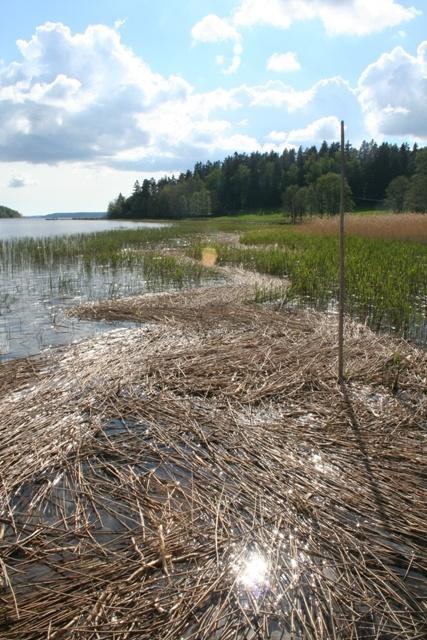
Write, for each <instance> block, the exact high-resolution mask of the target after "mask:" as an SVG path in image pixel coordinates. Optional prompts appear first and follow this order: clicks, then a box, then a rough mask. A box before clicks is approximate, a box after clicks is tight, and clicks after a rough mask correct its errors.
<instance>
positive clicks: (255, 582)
mask: <svg viewBox="0 0 427 640" xmlns="http://www.w3.org/2000/svg"><path fill="white" fill-rule="evenodd" d="M235 570H236V573H237V581H238V583H239V584H241V585H242V586H243V587H245V588H246V589H248V590H253V589H259V588H261V587H263V586H267V585H268V564H267V561H266V559H265V558H264V557H263V556H262V555H261V554H259V553H256V552H253V553H251V554H249V555H248V556H246V558H244V559H243V560H242V562H240V563H238V564H237V565H236V566H235Z"/></svg>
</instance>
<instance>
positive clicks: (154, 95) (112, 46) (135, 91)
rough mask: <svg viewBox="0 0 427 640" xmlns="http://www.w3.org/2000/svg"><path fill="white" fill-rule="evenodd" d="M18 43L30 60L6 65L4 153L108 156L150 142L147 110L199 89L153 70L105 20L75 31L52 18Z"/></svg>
mask: <svg viewBox="0 0 427 640" xmlns="http://www.w3.org/2000/svg"><path fill="white" fill-rule="evenodd" d="M17 45H18V48H19V50H20V52H21V55H22V60H21V61H20V62H13V63H12V64H10V65H8V66H3V67H1V68H0V118H1V121H2V128H1V130H0V160H1V159H5V160H8V161H19V160H23V161H25V160H27V161H30V162H34V163H37V162H47V163H55V162H60V161H72V160H83V161H84V160H86V161H89V160H90V161H93V160H96V161H108V158H111V157H114V155H115V154H116V153H117V152H118V151H120V150H122V149H124V148H129V147H133V146H139V145H141V144H146V143H147V142H148V140H149V138H150V132H149V131H147V130H145V129H143V128H141V127H140V126H139V125H138V116H139V114H140V113H142V112H145V111H150V110H152V109H155V108H156V106H157V105H158V104H162V103H164V102H167V101H168V100H172V101H174V100H178V101H179V100H183V101H185V100H186V99H187V97H188V96H189V95H190V94H191V92H192V88H191V86H190V85H189V84H188V83H187V82H185V81H184V80H183V79H182V78H178V77H176V76H171V77H169V78H164V77H162V76H160V75H159V74H156V73H153V72H152V71H151V69H150V68H149V67H148V65H146V64H145V63H144V62H143V61H142V60H141V59H140V58H138V57H137V56H135V54H134V53H133V52H132V51H131V50H130V49H128V48H127V47H125V46H124V45H123V44H122V42H121V39H120V34H119V33H118V32H117V31H115V30H114V29H112V28H109V27H106V26H104V25H94V26H89V27H88V28H87V29H86V30H85V31H84V32H83V33H77V34H75V35H73V34H72V33H71V31H70V29H69V28H68V27H66V26H64V25H63V24H60V23H46V24H44V25H42V26H40V27H38V28H37V29H36V33H35V34H34V36H33V37H32V38H31V40H29V41H24V40H19V41H18V43H17Z"/></svg>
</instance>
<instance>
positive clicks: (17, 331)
mask: <svg viewBox="0 0 427 640" xmlns="http://www.w3.org/2000/svg"><path fill="white" fill-rule="evenodd" d="M163 226H164V225H162V224H156V223H133V222H114V221H107V220H102V221H92V220H88V221H86V220H63V221H62V220H61V221H52V220H48V221H46V220H40V219H38V220H28V219H27V220H26V219H24V220H18V221H17V220H0V362H1V361H6V360H10V359H14V358H19V357H25V356H28V355H34V354H37V353H39V352H40V351H43V350H45V349H49V348H51V347H55V346H59V345H65V344H68V343H71V342H74V341H77V340H81V339H82V338H84V337H88V336H91V335H93V334H95V333H98V332H105V331H109V330H112V329H115V328H116V327H117V324H116V325H114V324H113V323H110V322H109V323H107V322H94V321H79V320H77V319H74V318H69V317H68V316H67V310H68V309H69V308H70V307H72V306H74V305H77V304H80V303H81V302H84V301H88V300H91V301H96V300H104V299H111V298H117V297H122V296H131V295H137V294H143V293H147V292H149V291H150V292H152V291H164V290H171V289H175V288H179V287H192V286H198V285H200V284H204V283H207V281H208V277H207V276H206V274H205V273H204V272H203V273H202V271H200V268H196V267H194V266H192V265H190V264H184V265H179V266H178V268H176V263H175V260H174V258H173V256H169V255H163V256H158V257H157V256H156V255H153V253H152V252H150V250H149V248H148V249H147V250H146V251H140V250H139V248H138V245H136V246H135V248H132V249H131V250H127V248H126V246H127V244H126V243H127V238H128V236H129V233H128V232H127V231H126V229H129V228H131V229H136V228H137V229H138V234H140V235H141V240H142V241H143V239H144V237H145V238H146V237H147V234H148V235H150V234H153V233H156V231H158V230H159V229H158V228H159V227H163ZM168 226H170V225H168ZM120 229H124V230H125V231H120ZM111 230H115V231H116V233H117V235H116V233H113V234H112V233H108V231H111ZM93 231H97V232H99V231H107V233H106V234H105V239H104V238H103V237H101V238H99V234H97V236H93V237H94V238H96V237H97V238H98V239H97V241H96V242H97V243H98V244H97V247H98V249H99V246H100V245H101V247H102V248H103V249H104V248H105V252H104V254H103V256H102V258H101V259H99V258H97V257H96V256H95V253H92V250H89V253H88V252H86V253H85V254H84V255H83V244H84V241H83V239H82V236H80V239H79V240H77V244H76V237H75V236H74V238H71V235H70V234H76V233H77V234H85V235H83V238H86V240H87V241H88V242H92V240H91V238H92V236H91V235H89V234H90V232H93ZM145 232H146V233H145ZM6 233H7V236H6ZM64 235H65V236H67V237H66V241H65V242H62V239H61V238H58V237H57V236H64ZM102 235H103V234H101V236H102ZM112 235H113V236H114V238H118V237H119V236H120V238H122V239H120V243H122V244H120V243H119V246H120V247H121V248H119V250H117V241H116V245H114V240H113V239H112V237H111V236H112ZM132 235H133V234H132ZM11 236H12V239H11ZM55 236H56V237H55ZM22 238H24V240H23V239H22ZM28 238H30V239H28ZM138 242H139V240H138ZM177 242H178V243H179V242H180V241H179V239H177ZM57 243H59V244H60V245H61V246H63V247H64V245H65V249H66V250H65V251H64V253H63V254H61V255H60V256H59V257H58V256H57V255H55V254H54V248H55V247H56V245H57ZM72 246H73V247H74V253H73V252H72V251H71V249H70V251H69V252H68V253H67V250H68V248H70V247H72ZM28 247H32V250H29V249H28ZM111 247H113V248H111ZM114 247H115V248H114ZM209 277H210V278H212V276H209ZM120 326H124V323H122V322H121V323H120Z"/></svg>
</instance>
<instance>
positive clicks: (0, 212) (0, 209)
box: [0, 204, 21, 218]
mask: <svg viewBox="0 0 427 640" xmlns="http://www.w3.org/2000/svg"><path fill="white" fill-rule="evenodd" d="M20 217H21V214H20V213H19V211H15V209H9V207H5V206H4V205H2V204H0V218H20Z"/></svg>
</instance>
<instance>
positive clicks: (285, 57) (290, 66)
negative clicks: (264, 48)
mask: <svg viewBox="0 0 427 640" xmlns="http://www.w3.org/2000/svg"><path fill="white" fill-rule="evenodd" d="M299 69H301V65H300V63H299V60H298V57H297V54H296V53H295V52H294V51H287V52H286V53H273V55H272V56H271V57H270V58H269V59H268V61H267V70H268V71H277V72H279V73H285V72H289V71H299Z"/></svg>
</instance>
